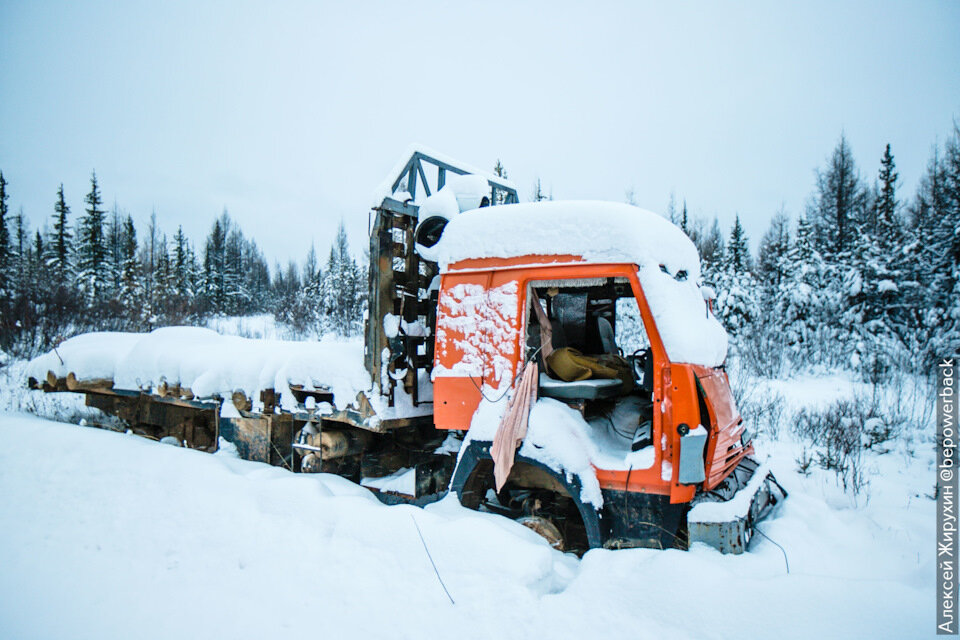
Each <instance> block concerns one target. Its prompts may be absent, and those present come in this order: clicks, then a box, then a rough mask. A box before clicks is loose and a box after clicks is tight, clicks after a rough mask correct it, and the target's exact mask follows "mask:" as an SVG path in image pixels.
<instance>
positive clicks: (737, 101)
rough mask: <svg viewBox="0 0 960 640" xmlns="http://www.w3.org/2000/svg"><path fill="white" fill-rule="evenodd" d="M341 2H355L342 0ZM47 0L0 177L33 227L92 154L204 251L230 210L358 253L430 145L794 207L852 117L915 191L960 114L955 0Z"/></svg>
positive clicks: (585, 180)
mask: <svg viewBox="0 0 960 640" xmlns="http://www.w3.org/2000/svg"><path fill="white" fill-rule="evenodd" d="M344 4H346V3H344ZM517 4H520V3H506V2H504V3H498V2H475V3H461V2H458V3H450V2H446V3H433V2H430V3H427V2H414V1H411V2H403V3H397V2H391V3H360V2H357V3H350V4H349V6H343V5H340V4H338V5H333V4H330V5H321V4H320V3H303V4H299V3H288V2H277V3H267V2H264V3H239V2H224V3H222V4H209V3H199V2H184V3H175V2H163V3H160V2H155V3H147V4H140V3H133V2H116V3H81V2H76V3H54V2H43V1H35V2H28V1H22V2H14V1H11V0H0V170H2V171H3V173H4V175H5V177H6V178H7V180H8V181H9V183H10V187H9V189H10V193H11V199H10V204H11V205H12V208H13V210H14V211H16V210H17V209H18V208H19V207H21V206H22V207H23V210H24V213H25V214H26V215H27V217H29V218H30V219H31V222H32V225H33V226H34V227H36V226H38V225H41V224H43V223H44V222H45V221H46V220H48V219H49V216H50V214H52V211H53V202H54V198H55V194H56V189H57V186H58V185H59V183H60V182H63V183H64V187H65V190H66V195H67V199H68V203H69V204H70V205H71V207H72V212H73V214H74V220H76V217H77V216H78V215H79V214H80V213H82V209H83V196H84V194H86V192H87V191H88V190H89V175H90V171H91V170H92V169H94V168H95V169H96V171H97V175H98V177H99V178H100V181H101V185H102V188H103V192H104V196H105V199H106V202H107V204H108V205H112V204H113V203H114V202H117V203H118V204H119V206H120V208H121V209H122V210H126V211H128V212H130V213H131V214H133V216H134V218H135V219H136V220H137V221H138V223H141V224H142V223H144V222H145V221H146V220H147V218H148V217H149V215H150V211H151V210H152V209H155V210H156V212H157V215H158V218H159V220H160V224H161V227H162V228H163V230H165V231H166V232H167V233H168V234H169V235H172V234H173V233H174V232H175V230H176V226H177V225H178V224H183V226H184V229H185V230H186V231H187V233H188V234H189V235H190V237H191V238H192V239H193V241H194V242H195V243H196V244H197V245H198V248H199V247H200V246H201V245H202V239H203V237H204V236H205V235H206V233H207V232H208V231H209V227H210V225H211V224H212V222H213V220H214V218H215V217H216V216H217V215H218V214H219V213H220V212H221V210H222V209H223V208H224V207H226V208H227V209H228V210H229V211H230V214H231V215H232V216H233V217H234V218H235V219H236V220H238V221H239V222H240V223H241V225H242V227H243V229H244V231H245V232H246V233H247V234H248V235H252V236H253V237H255V238H256V239H257V241H258V243H259V244H260V245H261V247H262V248H263V249H264V250H265V253H266V255H267V258H268V260H269V261H270V262H271V263H273V262H274V261H275V260H281V261H285V260H286V259H288V258H296V259H298V260H300V259H302V257H303V256H304V254H305V252H306V250H307V247H308V246H309V244H310V242H311V241H313V242H314V243H315V244H316V245H317V246H318V249H319V251H320V255H321V256H323V257H325V256H326V252H327V248H328V246H329V243H330V241H331V239H332V237H333V234H334V232H335V227H336V223H337V221H338V220H339V219H340V218H341V217H342V218H344V219H345V220H346V222H347V228H348V231H349V232H350V237H351V242H352V245H353V247H354V249H355V251H356V252H357V253H358V254H359V253H360V251H361V250H362V247H363V246H364V245H365V244H366V225H367V211H368V209H367V207H368V205H369V200H370V194H371V192H372V191H373V190H374V188H375V187H376V186H377V185H378V184H379V183H380V182H381V180H382V179H383V178H384V177H385V174H386V173H387V172H388V171H389V169H390V168H391V167H392V165H393V164H394V163H395V162H396V161H397V160H398V156H399V155H400V154H401V153H402V152H403V150H404V149H405V148H406V146H407V145H408V144H409V143H411V142H420V143H422V144H425V145H428V146H430V147H433V148H435V149H437V150H439V151H442V152H443V153H446V154H448V155H451V156H453V157H455V158H460V159H461V160H463V161H464V162H466V163H469V164H473V165H476V166H482V167H486V168H491V167H492V166H493V164H494V162H495V161H496V159H497V158H498V157H499V158H501V160H502V162H503V164H504V165H505V166H506V168H507V170H508V172H509V174H510V178H511V179H513V180H515V181H516V182H517V183H518V184H519V185H520V188H521V199H527V198H529V195H530V192H531V190H532V184H533V182H534V180H535V179H536V177H537V176H539V177H541V178H542V179H543V181H544V185H545V187H547V188H552V191H553V195H554V197H556V198H558V199H566V198H600V199H610V200H623V198H624V193H625V191H626V190H627V189H628V188H630V187H632V188H633V189H634V192H635V197H636V200H637V202H638V204H640V205H641V206H643V207H646V208H649V209H652V210H656V211H661V212H663V211H665V209H666V206H667V202H668V200H669V197H670V193H671V191H675V192H676V194H677V196H678V198H681V199H682V198H686V199H687V201H688V204H689V206H690V209H691V211H692V212H693V213H695V214H701V215H708V216H711V217H712V216H713V214H714V213H716V214H718V215H719V216H720V221H721V224H722V225H723V227H724V234H725V235H726V234H727V233H728V232H729V226H730V224H732V221H733V216H734V213H736V212H739V213H740V215H741V218H742V219H743V221H744V224H745V226H746V228H747V231H748V233H749V235H750V237H751V240H752V241H753V243H754V246H756V242H757V240H758V239H759V236H760V235H761V234H762V232H763V231H764V229H765V228H766V225H767V221H768V220H769V217H770V215H771V214H772V213H773V212H774V211H776V210H777V209H778V208H779V207H780V205H781V203H782V204H783V205H785V207H786V209H787V211H788V213H790V214H792V215H795V214H796V213H797V212H798V211H800V210H801V209H802V207H803V204H804V202H805V201H806V198H807V196H808V194H809V193H810V190H811V187H812V184H813V170H814V169H815V168H816V167H817V166H821V165H822V164H823V163H824V160H825V158H826V157H827V155H828V154H829V153H830V151H831V150H832V149H833V146H834V145H835V143H836V141H837V138H838V136H839V135H840V132H841V130H843V131H845V132H846V134H847V137H848V139H849V141H850V143H851V145H852V147H853V150H854V153H855V154H856V157H857V159H858V161H859V163H860V167H861V170H862V172H863V173H864V174H865V175H867V176H869V177H870V179H871V180H872V179H873V177H874V176H875V175H876V170H877V166H878V164H879V158H880V155H881V153H882V151H883V146H884V144H886V143H887V142H890V143H891V144H892V146H893V152H894V155H895V156H896V160H897V164H898V167H899V170H900V174H901V178H902V180H903V185H904V187H905V189H904V191H903V195H904V196H907V195H912V192H913V190H914V188H915V185H916V182H917V179H918V177H919V174H920V173H921V171H922V169H923V167H924V165H925V163H926V162H927V159H928V158H929V155H930V151H931V148H932V145H933V144H934V143H935V142H937V141H940V142H942V141H943V139H944V138H945V137H946V136H947V135H948V134H949V132H950V131H951V128H952V126H953V124H952V123H953V119H954V118H955V117H960V64H958V61H960V2H932V3H931V2H909V3H902V2H877V1H872V2H863V3H838V2H825V3H817V2H798V3H790V4H788V3H781V2H777V3H770V2H758V3H731V2H704V3H698V2H691V3H687V2H680V3H666V2H664V3H657V4H641V3H634V2H630V3H626V2H624V3H590V6H589V8H586V7H587V3H578V4H571V5H565V4H562V3H557V2H550V3H522V5H521V6H516V5H517Z"/></svg>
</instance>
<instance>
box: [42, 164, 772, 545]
mask: <svg viewBox="0 0 960 640" xmlns="http://www.w3.org/2000/svg"><path fill="white" fill-rule="evenodd" d="M424 164H427V165H428V167H431V171H432V169H433V168H435V169H436V170H437V171H436V179H435V180H434V181H433V184H432V185H431V184H430V182H429V181H428V179H427V171H426V170H425V169H424ZM448 174H449V175H448ZM461 174H466V175H461ZM418 184H419V185H420V190H421V192H422V193H423V196H424V197H422V198H417V197H416V193H417V186H418ZM431 187H432V188H431ZM515 200H516V191H515V189H514V188H513V187H512V185H510V184H509V183H508V182H506V181H504V180H502V179H500V178H499V177H497V176H486V175H482V174H480V172H476V171H475V170H474V171H472V172H468V171H467V170H465V169H464V168H463V167H462V165H457V164H455V163H453V162H452V161H449V160H448V159H444V158H442V157H440V156H439V154H434V153H428V152H426V151H424V150H422V149H414V150H413V151H412V153H411V154H410V155H409V158H407V159H406V161H405V162H402V163H400V164H399V165H398V168H397V170H396V171H395V172H394V174H392V175H391V178H390V179H389V180H388V181H387V183H385V185H384V187H382V189H381V192H379V193H378V195H377V204H376V206H375V207H374V208H373V210H372V215H373V218H372V220H371V245H370V249H371V250H370V255H371V265H370V296H369V312H368V317H367V319H366V323H365V336H364V341H363V343H361V342H360V341H359V340H352V341H351V340H346V341H343V340H335V339H325V340H323V341H320V342H285V341H265V340H246V339H243V338H237V337H228V336H220V335H218V334H216V333H214V332H212V331H209V330H206V329H196V328H166V329H160V330H157V331H154V332H152V333H150V334H146V335H135V334H133V335H131V334H87V335H85V336H78V337H77V338H73V339H71V340H68V341H67V342H65V343H63V344H62V345H60V347H59V348H58V349H57V350H55V351H53V352H51V353H49V354H46V355H44V356H41V357H40V358H38V359H37V360H35V361H34V362H33V363H31V369H30V372H31V376H33V377H32V378H31V384H32V385H33V386H35V387H38V388H44V389H46V390H49V391H61V390H69V391H75V392H82V393H86V394H87V402H88V404H91V405H92V406H98V407H100V408H102V409H104V410H106V411H107V412H109V413H113V414H115V415H118V416H120V417H121V418H123V419H124V421H125V422H126V423H127V424H128V425H129V426H130V428H132V429H133V430H134V431H135V432H138V433H143V434H144V435H148V436H151V437H155V438H161V439H162V438H167V439H168V440H169V439H175V440H177V441H179V442H182V443H184V444H186V445H187V446H194V447H198V448H203V449H207V450H211V449H212V448H215V447H216V443H217V442H218V439H219V440H220V441H223V440H226V441H230V442H232V443H233V445H234V446H236V448H237V449H238V452H239V454H240V455H241V456H242V457H245V458H248V459H253V460H260V461H264V462H269V463H271V464H279V465H283V466H286V467H288V468H289V469H291V470H294V471H304V472H321V471H322V472H332V473H338V474H340V475H344V476H346V477H349V478H351V479H353V480H355V481H358V482H360V483H361V484H363V485H365V486H368V487H370V488H371V489H372V490H374V491H376V492H377V493H378V495H379V496H380V497H381V499H383V500H385V501H388V502H390V501H401V500H404V501H413V502H419V503H423V502H427V501H431V500H436V499H438V498H440V497H442V496H443V495H445V494H446V493H447V492H448V491H453V492H455V493H456V494H457V496H458V498H459V499H460V501H461V502H462V503H463V504H464V505H466V506H468V507H471V508H475V509H482V510H486V511H490V512H494V513H500V514H502V515H505V516H507V517H511V518H514V519H516V520H518V521H520V522H522V523H524V524H525V525H527V526H529V527H531V528H532V529H534V530H536V531H537V532H539V533H540V534H541V535H543V536H544V537H545V538H547V539H548V540H549V541H550V542H551V543H552V544H554V545H555V546H557V547H558V548H564V549H568V550H575V551H583V550H586V549H588V548H593V547H600V546H604V547H608V548H622V547H633V546H647V547H659V548H663V547H670V546H679V547H686V546H687V545H689V544H690V543H692V542H696V541H701V542H705V543H708V544H711V545H712V546H715V547H717V548H719V549H721V550H723V551H727V552H734V553H738V552H742V551H743V550H745V549H746V546H747V544H748V543H749V539H750V535H751V533H752V530H753V525H754V524H755V522H756V521H758V520H759V519H761V518H763V517H765V516H766V515H767V514H768V513H769V512H770V510H771V509H772V508H773V506H774V505H776V504H777V503H778V502H779V501H780V500H781V499H782V498H783V497H785V495H786V494H785V492H784V491H783V490H782V489H781V488H780V487H779V485H777V483H776V481H775V480H774V479H773V477H772V475H770V474H769V473H768V472H767V470H766V469H765V468H764V467H762V466H761V465H759V464H758V463H757V462H756V460H755V459H754V451H753V445H752V443H751V438H750V436H749V434H748V432H747V429H746V425H744V423H743V420H742V418H741V417H740V415H739V412H738V411H737V408H736V404H735V402H734V400H733V395H732V393H731V391H730V387H729V383H728V380H727V374H726V372H725V370H724V368H723V365H724V361H725V358H726V347H727V339H726V334H725V333H724V331H723V329H722V327H721V326H720V324H719V322H718V321H717V320H716V318H715V317H714V315H713V313H712V310H711V300H710V295H709V293H710V292H709V289H706V288H704V287H701V282H700V261H699V256H698V255H697V252H696V249H695V247H694V245H693V243H692V242H690V240H689V238H687V237H686V235H685V234H683V233H682V232H681V231H680V230H679V229H678V228H677V227H675V226H674V225H672V224H671V223H669V222H668V221H666V220H665V219H663V218H662V217H660V216H657V215H655V214H652V213H649V212H646V211H643V210H640V209H637V208H636V207H631V206H628V205H623V204H615V203H604V202H542V203H529V204H513V203H512V202H515ZM501 202H503V203H505V204H502V205H499V206H488V205H496V204H498V203H501ZM526 394H530V395H529V396H527V395H526ZM516 416H522V418H521V419H516ZM514 438H515V439H516V440H514ZM515 441H516V445H518V446H516V445H514V442H515ZM505 442H506V443H508V444H504V443H505ZM504 452H506V453H504Z"/></svg>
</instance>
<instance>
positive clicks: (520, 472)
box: [450, 442, 602, 555]
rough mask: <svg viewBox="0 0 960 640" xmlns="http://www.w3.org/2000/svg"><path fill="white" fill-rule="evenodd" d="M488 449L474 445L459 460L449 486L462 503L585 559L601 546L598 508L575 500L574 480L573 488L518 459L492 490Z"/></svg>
mask: <svg viewBox="0 0 960 640" xmlns="http://www.w3.org/2000/svg"><path fill="white" fill-rule="evenodd" d="M489 447H490V444H489V443H478V442H473V443H471V444H470V446H469V449H468V450H467V451H466V452H464V454H463V456H462V457H461V459H460V463H459V464H458V465H457V469H456V470H455V471H454V476H453V482H452V483H451V485H450V490H451V491H452V492H455V493H456V494H457V496H458V498H459V500H460V504H462V505H463V506H465V507H467V508H468V509H474V510H476V511H485V512H488V513H496V514H498V515H502V516H505V517H507V518H510V519H511V520H516V521H517V522H519V523H520V524H522V525H524V526H526V527H528V528H530V529H531V530H533V531H536V532H537V533H538V534H540V535H541V536H542V537H543V538H544V539H545V540H546V541H547V542H548V543H549V544H550V546H552V547H553V548H555V549H559V550H561V551H567V552H573V553H576V554H577V555H583V554H584V553H586V552H587V551H588V550H589V549H591V548H595V547H600V546H601V545H602V539H601V533H600V522H599V516H598V514H597V512H596V510H594V509H593V508H592V505H586V504H583V503H582V502H580V500H578V499H576V498H574V497H573V496H579V495H580V490H579V483H578V482H577V481H576V479H574V480H573V482H574V483H576V486H568V484H567V481H566V478H565V477H564V476H563V475H559V474H556V473H555V472H553V471H552V470H550V469H549V468H547V467H545V466H544V465H543V464H541V463H538V462H537V461H535V460H528V459H526V458H524V457H522V456H517V459H516V461H515V463H514V466H513V469H512V470H511V472H510V477H509V478H508V479H507V482H506V484H505V485H504V487H503V489H502V490H501V491H500V492H496V491H495V488H494V478H493V460H491V459H490V457H489Z"/></svg>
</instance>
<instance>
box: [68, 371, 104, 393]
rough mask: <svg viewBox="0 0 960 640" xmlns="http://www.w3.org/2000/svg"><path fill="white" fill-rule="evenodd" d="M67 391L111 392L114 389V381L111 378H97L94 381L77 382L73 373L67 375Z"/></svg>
mask: <svg viewBox="0 0 960 640" xmlns="http://www.w3.org/2000/svg"><path fill="white" fill-rule="evenodd" d="M66 384H67V389H69V390H70V391H109V390H110V389H113V380H110V379H109V378H95V379H93V380H77V376H76V374H75V373H73V372H72V371H71V372H70V373H68V374H67V382H66Z"/></svg>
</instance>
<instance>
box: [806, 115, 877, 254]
mask: <svg viewBox="0 0 960 640" xmlns="http://www.w3.org/2000/svg"><path fill="white" fill-rule="evenodd" d="M866 202H867V196H866V191H865V189H864V187H863V184H862V182H861V180H860V174H859V172H858V171H857V166H856V163H855V162H854V160H853V152H852V151H851V150H850V146H849V145H848V144H847V139H846V136H844V135H843V134H841V135H840V140H839V141H838V142H837V146H836V147H835V148H834V150H833V154H832V155H831V157H830V160H829V161H828V164H827V168H826V170H825V171H822V172H821V171H819V170H818V171H817V186H816V193H815V194H814V196H813V198H812V200H811V202H810V204H809V205H808V215H809V216H810V220H811V222H813V223H814V224H815V225H816V227H815V229H816V237H817V241H818V246H817V248H818V249H819V250H820V252H821V253H823V255H824V256H825V257H827V258H832V259H834V261H836V260H839V259H842V258H841V257H840V256H841V255H842V254H844V253H845V252H847V251H849V249H850V243H851V240H852V239H853V237H854V236H855V234H856V231H857V229H856V225H857V223H858V221H860V220H862V218H863V213H864V207H865V205H866Z"/></svg>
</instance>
